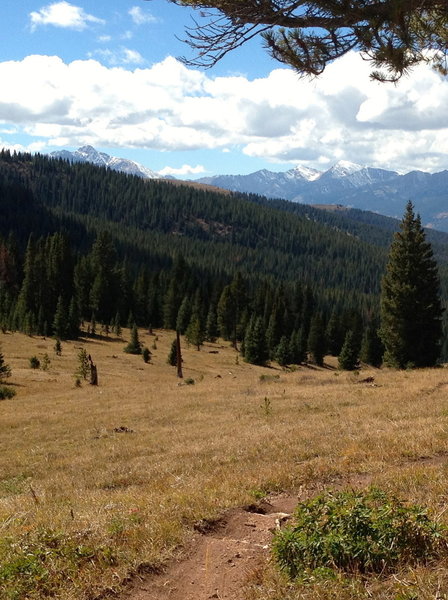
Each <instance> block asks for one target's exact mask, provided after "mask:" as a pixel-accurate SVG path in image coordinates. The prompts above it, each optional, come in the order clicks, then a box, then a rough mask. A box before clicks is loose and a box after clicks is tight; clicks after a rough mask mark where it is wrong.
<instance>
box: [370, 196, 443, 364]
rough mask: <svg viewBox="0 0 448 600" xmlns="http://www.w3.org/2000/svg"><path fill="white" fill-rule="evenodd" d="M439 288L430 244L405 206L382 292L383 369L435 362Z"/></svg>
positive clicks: (417, 219)
mask: <svg viewBox="0 0 448 600" xmlns="http://www.w3.org/2000/svg"><path fill="white" fill-rule="evenodd" d="M439 287H440V284H439V275H438V271H437V264H436V261H435V260H434V257H433V253H432V248H431V245H430V244H429V243H428V242H427V241H426V238H425V232H424V230H423V228H422V226H421V221H420V217H419V215H417V216H415V215H414V207H413V205H412V203H411V202H408V204H407V206H406V211H405V214H404V217H403V220H402V222H401V226H400V231H399V232H397V233H396V234H395V235H394V239H393V242H392V245H391V248H390V252H389V260H388V264H387V269H386V274H385V275H384V277H383V280H382V287H381V329H380V336H381V339H382V342H383V344H384V347H385V353H384V362H385V363H386V364H388V365H390V366H393V367H396V368H399V369H403V368H407V367H413V366H414V367H429V366H433V365H434V364H435V363H436V362H437V359H438V357H439V354H440V339H441V336H442V312H443V309H442V306H441V302H440V292H439Z"/></svg>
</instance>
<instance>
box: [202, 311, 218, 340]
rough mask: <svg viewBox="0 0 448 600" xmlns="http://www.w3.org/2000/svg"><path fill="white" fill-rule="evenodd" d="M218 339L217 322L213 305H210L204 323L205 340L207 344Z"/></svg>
mask: <svg viewBox="0 0 448 600" xmlns="http://www.w3.org/2000/svg"><path fill="white" fill-rule="evenodd" d="M218 337H219V329H218V321H217V316H216V310H215V307H214V305H213V304H212V305H210V308H209V311H208V313H207V319H206V322H205V339H206V340H207V342H212V343H213V342H216V340H217V339H218Z"/></svg>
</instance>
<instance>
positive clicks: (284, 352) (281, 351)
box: [275, 335, 291, 367]
mask: <svg viewBox="0 0 448 600" xmlns="http://www.w3.org/2000/svg"><path fill="white" fill-rule="evenodd" d="M275 358H276V359H277V362H278V364H279V365H280V366H281V367H286V365H287V364H288V363H289V362H290V360H291V351H290V344H289V340H288V338H287V337H286V335H282V337H281V338H280V343H279V344H278V346H277V348H276V350H275Z"/></svg>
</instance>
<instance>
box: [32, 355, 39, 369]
mask: <svg viewBox="0 0 448 600" xmlns="http://www.w3.org/2000/svg"><path fill="white" fill-rule="evenodd" d="M29 363H30V367H31V368H32V369H38V368H39V367H40V360H39V359H38V358H37V356H32V357H31V358H30V359H29Z"/></svg>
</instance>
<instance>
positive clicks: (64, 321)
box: [53, 296, 70, 340]
mask: <svg viewBox="0 0 448 600" xmlns="http://www.w3.org/2000/svg"><path fill="white" fill-rule="evenodd" d="M69 329H70V327H69V321H68V315H67V308H66V306H65V303H64V300H63V298H62V296H59V299H58V304H57V306H56V312H55V315H54V319H53V334H54V336H55V337H56V338H59V339H60V340H65V339H67V334H68V333H69Z"/></svg>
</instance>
